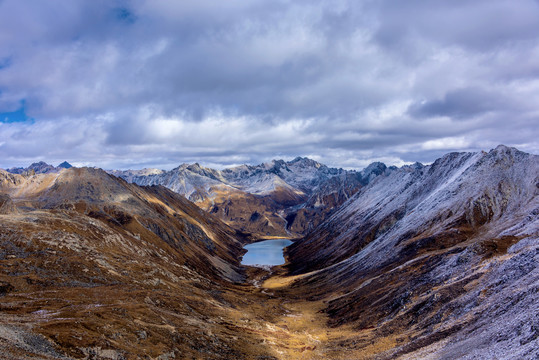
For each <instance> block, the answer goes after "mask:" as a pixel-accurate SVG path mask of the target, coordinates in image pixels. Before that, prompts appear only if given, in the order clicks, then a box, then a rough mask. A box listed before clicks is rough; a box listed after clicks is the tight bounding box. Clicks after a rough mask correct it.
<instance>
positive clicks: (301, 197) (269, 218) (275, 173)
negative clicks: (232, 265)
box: [109, 157, 391, 238]
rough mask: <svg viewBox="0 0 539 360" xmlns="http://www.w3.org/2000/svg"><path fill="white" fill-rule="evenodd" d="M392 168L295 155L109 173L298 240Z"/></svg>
mask: <svg viewBox="0 0 539 360" xmlns="http://www.w3.org/2000/svg"><path fill="white" fill-rule="evenodd" d="M381 167H383V170H382V171H380V168H381ZM388 169H389V168H387V167H386V166H385V165H383V164H382V165H381V163H373V164H371V165H370V167H367V168H366V169H364V170H363V171H359V172H358V171H354V170H344V169H342V168H330V167H328V166H326V165H323V164H321V163H319V162H317V161H315V160H312V159H309V158H305V157H296V158H295V159H293V160H291V161H284V160H272V161H270V162H267V163H262V164H259V165H246V164H244V165H238V166H235V167H231V168H226V169H223V170H215V169H211V168H207V167H204V166H201V165H200V164H198V163H194V164H182V165H180V166H178V167H176V168H174V169H172V170H170V171H157V170H149V169H145V170H141V171H140V173H138V172H137V171H136V170H127V171H109V172H110V173H111V174H113V175H115V176H119V177H122V178H123V179H125V180H127V181H129V182H133V183H136V184H138V185H154V184H159V185H163V186H165V187H168V188H169V189H171V190H173V191H175V192H177V193H179V194H182V195H184V196H185V197H186V198H188V199H189V200H191V201H193V202H195V203H197V204H198V205H199V206H200V207H201V208H203V209H204V210H206V211H208V212H210V213H212V214H216V215H217V216H218V217H219V218H220V219H221V220H223V221H224V222H225V223H227V224H229V225H230V226H232V227H234V228H236V229H238V230H240V231H244V232H249V233H253V234H254V235H255V236H258V237H266V236H280V237H292V238H294V237H298V236H301V235H303V234H305V233H306V232H307V231H309V230H311V229H313V228H314V227H315V226H316V225H317V224H318V223H320V222H321V221H322V220H323V219H324V218H325V216H327V214H328V213H329V212H331V210H332V209H333V208H335V207H336V206H338V205H340V204H341V203H342V202H343V201H345V200H346V199H348V198H349V197H350V196H351V195H352V194H353V193H355V192H356V191H357V190H358V189H359V188H360V187H362V186H364V185H365V184H367V183H368V182H369V181H371V180H372V179H374V178H375V177H376V176H378V175H380V174H381V173H382V172H383V171H386V170H387V171H391V169H390V170H388Z"/></svg>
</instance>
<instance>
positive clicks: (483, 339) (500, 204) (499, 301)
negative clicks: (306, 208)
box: [288, 146, 539, 359]
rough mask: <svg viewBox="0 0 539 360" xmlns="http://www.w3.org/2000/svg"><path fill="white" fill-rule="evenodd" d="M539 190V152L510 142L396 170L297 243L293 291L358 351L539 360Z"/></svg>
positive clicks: (292, 253)
mask: <svg viewBox="0 0 539 360" xmlns="http://www.w3.org/2000/svg"><path fill="white" fill-rule="evenodd" d="M538 195H539V156H537V155H530V154H526V153H523V152H520V151H518V150H516V149H514V148H508V147H505V146H499V147H497V148H496V149H494V150H492V151H490V152H488V153H485V152H479V153H451V154H448V155H446V156H444V157H442V158H440V159H438V160H437V161H435V162H434V163H433V164H432V165H429V166H421V165H419V164H416V165H414V166H406V167H403V168H401V169H398V170H396V171H393V172H391V173H389V174H384V175H382V176H379V177H377V178H376V179H375V180H374V181H373V182H371V183H370V184H369V185H367V186H366V187H364V188H362V189H361V190H360V191H359V192H357V193H356V194H355V195H354V196H353V197H352V198H351V199H350V200H348V201H347V202H346V203H345V204H344V205H343V206H342V207H341V208H340V209H339V210H338V211H336V212H334V213H333V214H332V215H331V216H330V218H328V219H327V220H326V221H325V222H324V223H323V224H321V226H319V227H318V228H317V229H316V231H313V232H311V233H310V234H309V235H308V236H307V237H306V238H305V239H303V240H301V241H299V242H296V243H295V244H293V245H292V246H290V247H289V248H288V249H289V250H288V260H289V265H288V268H289V270H290V272H292V273H295V274H304V275H301V276H300V278H299V280H297V281H296V283H295V284H294V286H293V287H292V288H296V289H299V288H301V289H303V291H306V292H308V293H309V294H310V297H311V298H312V299H323V300H324V301H326V303H327V308H326V309H325V312H326V313H327V314H328V315H329V316H330V319H331V320H330V324H331V325H332V326H334V327H344V328H353V329H354V331H355V332H356V334H355V335H353V336H351V337H349V338H346V339H344V338H343V339H342V341H340V342H339V341H335V342H334V344H333V346H334V347H335V348H336V349H337V348H339V347H346V348H348V349H349V350H348V351H349V353H350V354H362V356H365V357H367V358H368V357H369V356H373V357H376V358H377V359H393V358H403V359H404V358H406V359H417V358H429V359H454V358H469V359H476V358H507V359H509V358H514V359H516V358H518V359H533V358H536V357H537V356H539V347H538V346H537V345H538V336H539V331H538V329H539V316H538V314H539V297H538V296H537V294H538V292H539V196H538ZM306 289H308V290H306Z"/></svg>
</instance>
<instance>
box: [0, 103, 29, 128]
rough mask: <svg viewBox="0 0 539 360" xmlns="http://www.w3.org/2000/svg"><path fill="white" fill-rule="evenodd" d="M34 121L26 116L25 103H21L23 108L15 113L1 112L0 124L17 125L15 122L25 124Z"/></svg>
mask: <svg viewBox="0 0 539 360" xmlns="http://www.w3.org/2000/svg"><path fill="white" fill-rule="evenodd" d="M32 120H33V119H31V118H29V117H28V115H26V109H25V103H24V101H21V107H20V109H18V110H15V111H7V112H0V122H1V123H5V124H6V123H7V124H9V123H15V122H25V121H32Z"/></svg>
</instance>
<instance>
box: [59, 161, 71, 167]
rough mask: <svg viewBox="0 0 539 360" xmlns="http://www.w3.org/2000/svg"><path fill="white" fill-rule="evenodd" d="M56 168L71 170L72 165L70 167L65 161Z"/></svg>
mask: <svg viewBox="0 0 539 360" xmlns="http://www.w3.org/2000/svg"><path fill="white" fill-rule="evenodd" d="M57 167H58V168H62V169H69V168H72V167H73V165H71V164H70V163H68V162H67V161H64V162H63V163H61V164H60V165H58V166H57Z"/></svg>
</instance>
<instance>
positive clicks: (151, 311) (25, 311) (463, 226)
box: [0, 145, 539, 360]
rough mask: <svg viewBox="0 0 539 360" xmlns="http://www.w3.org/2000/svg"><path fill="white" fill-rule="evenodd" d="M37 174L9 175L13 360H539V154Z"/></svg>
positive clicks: (3, 204)
mask: <svg viewBox="0 0 539 360" xmlns="http://www.w3.org/2000/svg"><path fill="white" fill-rule="evenodd" d="M43 169H45V167H43ZM44 172H45V173H38V172H37V171H34V172H32V171H22V174H14V173H10V172H6V171H3V170H0V299H1V302H0V312H1V313H2V316H1V317H0V354H2V356H4V357H5V358H16V359H135V358H148V359H161V360H162V359H185V358H201V359H301V358H303V359H536V358H537V357H538V356H539V347H538V346H537V344H538V341H539V317H538V315H537V314H539V297H538V296H537V294H538V293H539V156H538V155H533V154H527V153H524V152H521V151H519V150H517V149H515V148H510V147H506V146H503V145H500V146H498V147H497V148H495V149H492V150H490V151H489V152H484V151H480V152H473V153H471V152H460V153H456V152H455V153H449V154H446V155H444V156H443V157H441V158H439V159H437V160H436V161H434V162H433V163H432V164H430V165H422V164H420V163H415V164H412V165H406V166H403V167H400V168H396V167H387V166H386V165H384V164H381V163H374V164H371V165H370V166H369V167H367V168H366V169H364V170H362V171H349V170H342V169H334V168H329V167H327V166H324V165H322V164H319V163H317V162H315V161H313V160H310V159H306V158H297V159H294V160H292V161H289V162H286V161H282V160H276V161H272V162H270V163H267V164H261V165H258V166H248V165H242V166H239V167H235V168H231V169H225V170H214V169H210V168H205V167H202V166H200V165H198V164H192V165H182V166H179V167H178V168H176V169H173V170H171V171H162V170H155V169H145V170H142V171H136V170H131V171H109V173H107V172H105V171H103V170H101V169H94V168H68V169H60V170H52V171H44ZM114 175H117V176H114ZM275 236H286V237H290V238H294V239H295V241H294V243H293V244H292V245H291V246H289V247H288V248H286V250H285V256H286V260H287V261H286V264H285V265H284V266H277V267H272V268H271V269H263V268H255V267H246V266H242V265H241V263H240V261H241V257H242V255H243V254H244V253H245V250H243V248H242V247H243V245H245V244H248V243H251V242H253V241H257V240H260V239H262V238H267V237H275Z"/></svg>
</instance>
